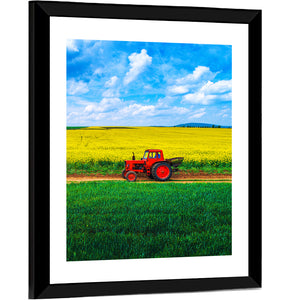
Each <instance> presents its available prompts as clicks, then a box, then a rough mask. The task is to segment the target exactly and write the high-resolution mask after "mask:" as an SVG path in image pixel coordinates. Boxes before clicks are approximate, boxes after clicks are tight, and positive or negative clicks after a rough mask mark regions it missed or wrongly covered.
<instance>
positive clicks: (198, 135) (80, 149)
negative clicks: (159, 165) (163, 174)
mask: <svg viewBox="0 0 300 300" xmlns="http://www.w3.org/2000/svg"><path fill="white" fill-rule="evenodd" d="M231 141H232V129H227V128H179V127H176V128H174V127H88V128H83V129H76V130H67V162H69V163H74V162H83V163H88V162H89V161H113V162H117V161H124V160H128V159H131V157H132V152H134V153H135V157H136V159H140V158H141V157H142V156H143V154H144V151H145V150H146V149H162V150H163V152H164V156H165V158H172V157H178V156H183V157H184V161H185V162H189V161H197V162H213V161H219V162H224V163H231V160H232V150H231V144H232V142H231Z"/></svg>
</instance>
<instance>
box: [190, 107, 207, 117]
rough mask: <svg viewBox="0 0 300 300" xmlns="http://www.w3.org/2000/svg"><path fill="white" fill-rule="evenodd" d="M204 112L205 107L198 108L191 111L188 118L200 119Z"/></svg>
mask: <svg viewBox="0 0 300 300" xmlns="http://www.w3.org/2000/svg"><path fill="white" fill-rule="evenodd" d="M205 114H206V111H205V108H200V109H198V110H196V111H194V112H193V115H191V116H190V117H189V119H200V118H201V117H203V116H204V115H205Z"/></svg>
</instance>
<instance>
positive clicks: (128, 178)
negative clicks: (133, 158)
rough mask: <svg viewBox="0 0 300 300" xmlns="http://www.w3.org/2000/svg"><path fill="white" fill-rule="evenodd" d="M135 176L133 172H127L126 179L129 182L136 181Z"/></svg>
mask: <svg viewBox="0 0 300 300" xmlns="http://www.w3.org/2000/svg"><path fill="white" fill-rule="evenodd" d="M136 178H137V174H136V173H135V172H133V171H129V172H127V173H126V179H127V180H128V181H130V182H134V181H136Z"/></svg>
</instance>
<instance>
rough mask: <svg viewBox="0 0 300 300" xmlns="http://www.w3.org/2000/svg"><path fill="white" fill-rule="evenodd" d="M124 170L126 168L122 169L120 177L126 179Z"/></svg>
mask: <svg viewBox="0 0 300 300" xmlns="http://www.w3.org/2000/svg"><path fill="white" fill-rule="evenodd" d="M125 172H126V170H125V169H124V170H123V171H122V177H123V178H124V179H126V177H125Z"/></svg>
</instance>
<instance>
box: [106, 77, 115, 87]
mask: <svg viewBox="0 0 300 300" xmlns="http://www.w3.org/2000/svg"><path fill="white" fill-rule="evenodd" d="M117 81H118V77H117V76H113V77H111V78H110V79H109V80H107V81H106V82H105V84H104V86H105V87H113V86H114V85H115V84H116V83H117Z"/></svg>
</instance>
